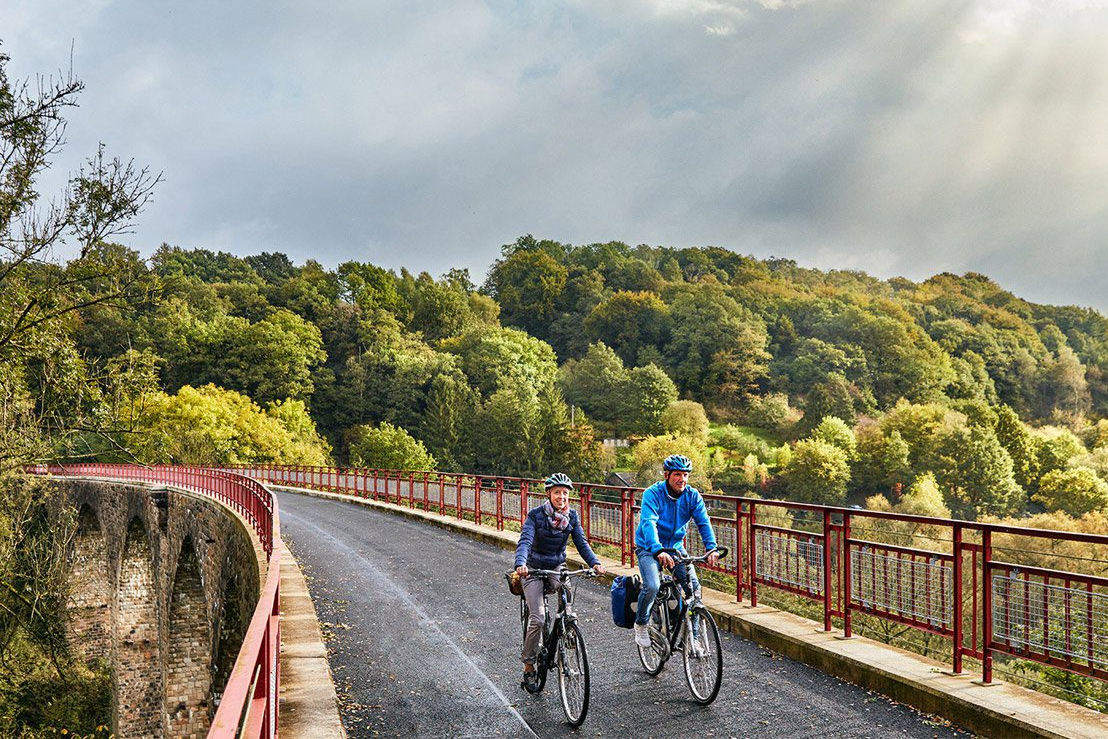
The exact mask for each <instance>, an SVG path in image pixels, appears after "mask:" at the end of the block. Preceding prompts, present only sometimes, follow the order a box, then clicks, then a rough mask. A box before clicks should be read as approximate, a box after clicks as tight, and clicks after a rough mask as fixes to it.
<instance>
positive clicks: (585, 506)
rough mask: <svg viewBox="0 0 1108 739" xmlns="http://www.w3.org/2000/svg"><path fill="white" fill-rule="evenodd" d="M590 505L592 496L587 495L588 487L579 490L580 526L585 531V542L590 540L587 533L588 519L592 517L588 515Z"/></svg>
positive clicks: (589, 535) (588, 529)
mask: <svg viewBox="0 0 1108 739" xmlns="http://www.w3.org/2000/svg"><path fill="white" fill-rule="evenodd" d="M591 503H592V496H591V495H590V494H589V489H588V487H582V488H581V526H582V528H583V529H584V530H585V540H586V541H587V540H588V539H590V538H591V534H590V533H589V531H590V528H589V519H590V518H592V516H590V515H589V505H591Z"/></svg>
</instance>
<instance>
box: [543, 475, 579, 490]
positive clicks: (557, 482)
mask: <svg viewBox="0 0 1108 739" xmlns="http://www.w3.org/2000/svg"><path fill="white" fill-rule="evenodd" d="M559 486H560V487H563V488H569V489H570V490H573V480H571V479H569V475H567V474H566V473H564V472H555V473H554V474H553V475H551V476H550V477H548V478H546V480H544V481H543V483H542V487H543V490H549V489H550V488H553V487H559Z"/></svg>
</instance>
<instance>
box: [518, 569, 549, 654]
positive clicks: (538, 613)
mask: <svg viewBox="0 0 1108 739" xmlns="http://www.w3.org/2000/svg"><path fill="white" fill-rule="evenodd" d="M544 581H547V582H549V583H550V587H551V589H553V588H555V587H556V586H557V585H558V578H556V577H554V576H553V575H546V576H544V577H536V576H534V575H528V576H527V577H526V578H524V580H523V597H524V599H525V600H526V601H527V610H529V611H530V612H531V616H530V618H528V619H527V631H526V632H524V634H523V654H521V655H520V659H522V660H523V663H524V664H527V665H533V664H535V658H536V657H537V656H538V651H539V641H540V640H541V638H542V625H543V622H544V621H546V603H545V602H544V601H543V598H542V590H543V582H544Z"/></svg>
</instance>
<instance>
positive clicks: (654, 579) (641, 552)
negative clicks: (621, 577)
mask: <svg viewBox="0 0 1108 739" xmlns="http://www.w3.org/2000/svg"><path fill="white" fill-rule="evenodd" d="M635 559H637V560H638V561H639V575H640V576H641V577H642V590H640V591H639V610H638V611H637V612H636V613H635V623H637V624H640V625H643V624H647V623H649V622H650V609H651V608H653V607H654V599H655V598H656V597H658V589H659V588H661V587H662V568H661V565H659V564H658V560H656V559H655V558H654V555H653V554H651V553H650V552H648V551H646V550H645V549H636V550H635ZM686 569H687V570H688V577H689V583H688V585H687V586H685V584H684V583H685V570H686ZM673 577H674V578H675V579H676V580H677V582H679V583H681V584H682V587H683V588H684V591H685V595H690V594H691V593H692V592H693V591H696V590H700V581H699V580H697V578H696V570H695V569H694V568H691V567H689V568H686V567H685V565H679V566H678V567H676V568H675V569H674V570H673Z"/></svg>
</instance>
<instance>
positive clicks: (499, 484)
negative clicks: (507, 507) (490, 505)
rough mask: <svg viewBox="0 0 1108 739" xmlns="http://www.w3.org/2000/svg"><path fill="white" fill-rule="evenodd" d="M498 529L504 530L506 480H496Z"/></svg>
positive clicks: (500, 478)
mask: <svg viewBox="0 0 1108 739" xmlns="http://www.w3.org/2000/svg"><path fill="white" fill-rule="evenodd" d="M496 529H497V531H503V530H504V478H503V477H498V478H496Z"/></svg>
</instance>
